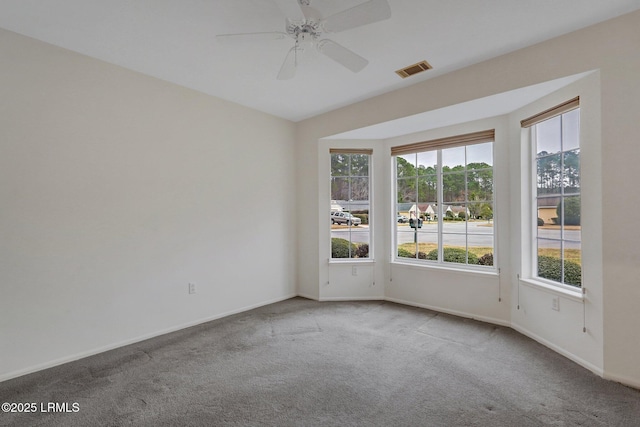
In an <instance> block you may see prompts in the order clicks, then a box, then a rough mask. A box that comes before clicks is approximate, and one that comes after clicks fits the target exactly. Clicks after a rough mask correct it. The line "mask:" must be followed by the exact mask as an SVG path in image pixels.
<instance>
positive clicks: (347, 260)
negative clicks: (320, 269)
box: [329, 258, 376, 265]
mask: <svg viewBox="0 0 640 427" xmlns="http://www.w3.org/2000/svg"><path fill="white" fill-rule="evenodd" d="M375 263H376V260H375V259H368V258H367V259H357V258H356V259H353V258H345V259H344V261H343V260H342V259H340V258H337V259H329V265H363V264H364V265H373V264H375Z"/></svg>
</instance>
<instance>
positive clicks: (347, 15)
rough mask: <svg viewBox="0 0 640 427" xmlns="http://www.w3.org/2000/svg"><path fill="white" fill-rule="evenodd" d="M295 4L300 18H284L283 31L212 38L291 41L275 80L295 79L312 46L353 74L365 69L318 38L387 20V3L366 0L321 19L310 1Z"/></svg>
mask: <svg viewBox="0 0 640 427" xmlns="http://www.w3.org/2000/svg"><path fill="white" fill-rule="evenodd" d="M283 1H284V0H283ZM290 1H293V0H290ZM296 1H297V3H298V5H299V6H300V10H301V11H302V18H301V19H298V20H291V19H289V18H288V17H287V19H286V25H285V31H284V32H281V31H275V32H266V33H243V34H220V35H217V36H216V38H217V39H218V40H219V41H231V40H278V39H285V38H287V37H290V38H292V39H293V40H294V41H295V44H294V46H293V47H292V48H291V49H290V50H289V53H288V54H287V56H286V57H285V60H284V63H283V64H282V67H280V72H279V73H278V79H279V80H287V79H291V78H293V77H294V76H295V73H296V67H297V65H298V59H299V57H300V56H301V55H302V54H303V53H304V51H305V50H306V49H308V48H310V47H315V48H316V49H317V50H318V51H319V52H320V53H322V54H324V55H326V56H328V57H329V58H331V59H333V60H334V61H336V62H337V63H339V64H340V65H342V66H344V67H346V68H348V69H349V70H351V71H353V72H354V73H357V72H358V71H360V70H362V69H363V68H364V67H366V66H367V64H368V63H369V61H367V60H366V59H365V58H363V57H361V56H360V55H358V54H357V53H355V52H353V51H351V50H349V49H347V48H346V47H344V46H342V45H340V44H338V43H336V42H334V41H332V40H329V39H325V38H322V36H323V35H324V34H325V33H338V32H340V31H346V30H350V29H352V28H356V27H361V26H363V25H368V24H372V23H374V22H378V21H382V20H385V19H389V18H390V17H391V8H390V7H389V3H388V2H387V0H368V1H366V2H364V3H361V4H359V5H357V6H354V7H352V8H350V9H346V10H344V11H342V12H338V13H336V14H334V15H331V16H328V17H327V18H323V17H322V15H321V14H320V12H318V11H317V10H316V9H314V8H312V7H311V6H310V4H311V0H296Z"/></svg>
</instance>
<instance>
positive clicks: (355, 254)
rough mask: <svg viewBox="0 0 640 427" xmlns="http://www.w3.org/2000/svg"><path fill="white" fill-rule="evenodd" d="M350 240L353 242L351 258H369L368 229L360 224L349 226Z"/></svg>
mask: <svg viewBox="0 0 640 427" xmlns="http://www.w3.org/2000/svg"><path fill="white" fill-rule="evenodd" d="M351 242H352V243H353V244H355V248H354V250H353V251H352V256H351V258H369V243H370V242H369V230H368V229H366V228H363V226H362V225H360V226H356V227H352V228H351Z"/></svg>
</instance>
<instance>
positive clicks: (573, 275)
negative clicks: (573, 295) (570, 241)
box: [563, 245, 582, 286]
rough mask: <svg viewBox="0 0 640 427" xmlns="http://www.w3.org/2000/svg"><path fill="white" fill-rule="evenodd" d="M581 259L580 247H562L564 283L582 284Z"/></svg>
mask: <svg viewBox="0 0 640 427" xmlns="http://www.w3.org/2000/svg"><path fill="white" fill-rule="evenodd" d="M581 266H582V260H581V253H580V249H575V248H567V247H566V245H565V249H564V265H563V267H564V283H565V284H567V285H571V286H581V285H582V267H581Z"/></svg>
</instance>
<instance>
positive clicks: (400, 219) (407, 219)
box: [398, 215, 409, 224]
mask: <svg viewBox="0 0 640 427" xmlns="http://www.w3.org/2000/svg"><path fill="white" fill-rule="evenodd" d="M407 221H409V218H407V217H406V216H404V215H398V222H399V223H401V224H404V223H405V222H407Z"/></svg>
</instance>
